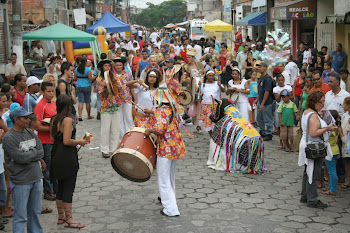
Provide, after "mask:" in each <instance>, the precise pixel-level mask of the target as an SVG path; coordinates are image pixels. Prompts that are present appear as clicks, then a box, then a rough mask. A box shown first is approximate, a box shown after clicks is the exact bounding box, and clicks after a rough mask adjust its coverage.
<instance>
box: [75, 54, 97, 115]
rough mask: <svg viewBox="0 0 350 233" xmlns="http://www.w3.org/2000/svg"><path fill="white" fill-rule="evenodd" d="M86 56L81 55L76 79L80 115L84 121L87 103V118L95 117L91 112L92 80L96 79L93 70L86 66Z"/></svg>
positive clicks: (76, 69)
mask: <svg viewBox="0 0 350 233" xmlns="http://www.w3.org/2000/svg"><path fill="white" fill-rule="evenodd" d="M86 62H87V60H86V58H85V57H81V58H80V59H79V65H78V67H77V68H75V74H76V80H77V90H76V93H77V97H78V101H79V104H78V116H79V121H83V118H82V113H83V107H84V104H85V107H86V112H87V119H88V120H89V119H93V118H94V117H93V116H90V113H91V106H90V103H91V82H92V81H94V80H95V79H96V77H93V76H92V71H91V69H90V68H88V67H86Z"/></svg>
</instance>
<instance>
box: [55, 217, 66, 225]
mask: <svg viewBox="0 0 350 233" xmlns="http://www.w3.org/2000/svg"><path fill="white" fill-rule="evenodd" d="M65 222H66V220H65V219H61V218H59V219H58V220H57V225H62V224H63V223H65Z"/></svg>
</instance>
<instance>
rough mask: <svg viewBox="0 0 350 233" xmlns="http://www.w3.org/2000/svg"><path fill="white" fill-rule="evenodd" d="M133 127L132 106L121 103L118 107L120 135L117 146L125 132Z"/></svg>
mask: <svg viewBox="0 0 350 233" xmlns="http://www.w3.org/2000/svg"><path fill="white" fill-rule="evenodd" d="M134 127H135V123H134V119H133V118H132V104H128V103H123V104H122V105H120V133H119V141H118V144H119V143H120V142H121V141H122V139H123V137H124V134H125V133H126V131H128V129H131V128H134Z"/></svg>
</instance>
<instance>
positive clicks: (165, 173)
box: [157, 156, 180, 216]
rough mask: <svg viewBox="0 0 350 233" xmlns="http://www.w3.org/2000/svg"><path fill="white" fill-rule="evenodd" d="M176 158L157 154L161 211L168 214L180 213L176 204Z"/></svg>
mask: <svg viewBox="0 0 350 233" xmlns="http://www.w3.org/2000/svg"><path fill="white" fill-rule="evenodd" d="M176 163H177V160H176V159H167V158H163V157H161V156H157V179H158V188H159V194H160V198H161V199H162V205H163V207H164V209H163V212H164V213H165V214H166V215H168V216H175V215H180V212H179V209H178V208H177V204H176V194H175V169H176Z"/></svg>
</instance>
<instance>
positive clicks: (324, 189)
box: [320, 187, 329, 192]
mask: <svg viewBox="0 0 350 233" xmlns="http://www.w3.org/2000/svg"><path fill="white" fill-rule="evenodd" d="M320 189H321V191H324V192H326V191H329V189H328V188H326V187H324V188H320Z"/></svg>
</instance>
